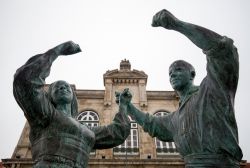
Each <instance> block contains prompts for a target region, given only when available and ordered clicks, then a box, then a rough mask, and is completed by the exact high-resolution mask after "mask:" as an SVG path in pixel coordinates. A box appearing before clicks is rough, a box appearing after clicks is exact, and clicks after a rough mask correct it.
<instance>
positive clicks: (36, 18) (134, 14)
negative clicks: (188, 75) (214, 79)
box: [0, 0, 250, 161]
mask: <svg viewBox="0 0 250 168" xmlns="http://www.w3.org/2000/svg"><path fill="white" fill-rule="evenodd" d="M163 8H165V9H168V10H169V11H171V12H172V13H173V14H174V15H175V16H176V17H178V18H180V19H181V20H184V21H187V22H192V23H194V24H198V25H201V26H204V27H206V28H209V29H211V30H213V31H215V32H217V33H219V34H221V35H226V36H228V37H231V38H232V39H234V42H235V45H236V46H237V48H238V52H239V56H240V57H239V59H240V79H239V85H238V91H237V95H236V100H235V109H236V110H235V111H236V112H235V114H236V119H237V122H238V128H239V141H240V146H241V147H242V150H243V154H244V157H243V159H247V160H249V161H250V143H249V140H250V134H249V130H250V124H249V121H250V112H249V108H248V106H247V103H248V102H247V101H248V100H249V98H248V96H249V95H250V92H249V85H248V84H249V83H250V80H249V73H250V64H249V60H250V59H249V52H250V51H249V48H250V46H249V39H250V32H249V31H250V19H249V16H250V1H248V0H206V1H205V0H203V1H201V0H188V1H184V0H105V1H104V0H22V1H21V0H1V1H0V21H1V22H0V23H1V28H0V59H1V60H0V73H1V82H0V86H1V87H0V88H1V92H2V93H1V101H0V107H1V112H0V114H1V117H0V124H1V125H0V158H10V157H11V155H12V153H13V151H14V148H15V146H16V144H17V141H18V139H19V137H20V134H21V131H22V129H23V126H24V123H25V121H26V119H25V117H24V115H23V113H22V111H21V109H20V108H19V107H18V105H17V103H16V102H15V100H14V97H13V95H12V81H13V75H14V73H15V71H16V69H17V68H18V67H20V66H21V65H23V64H24V63H25V62H26V61H27V59H28V58H30V57H31V56H33V55H35V54H39V53H43V52H45V51H46V50H48V49H50V48H52V47H54V46H56V45H58V44H60V43H62V42H65V41H68V40H72V41H74V42H76V43H78V44H79V45H80V46H81V48H82V51H83V52H81V53H79V54H76V55H72V56H69V57H60V58H59V59H57V60H56V61H55V63H54V64H53V67H52V71H51V74H50V77H49V78H47V80H46V82H47V83H51V82H53V81H55V80H59V79H63V80H66V81H68V82H69V83H72V84H75V85H76V88H77V89H100V90H104V86H103V74H104V73H105V72H106V71H107V70H112V69H117V68H119V63H120V61H121V60H122V59H125V58H126V59H129V60H130V62H131V65H132V69H137V70H143V71H144V72H145V73H146V74H148V83H147V90H163V91H166V90H172V88H171V86H170V84H169V81H168V67H169V65H170V64H171V63H172V62H173V61H174V60H177V59H184V60H186V61H188V62H190V63H192V64H193V65H194V67H195V69H196V71H197V76H196V79H195V84H196V85H199V84H200V82H201V80H202V79H203V78H204V77H205V75H206V68H205V67H206V58H205V56H204V55H203V53H202V51H201V50H200V49H199V48H197V47H196V46H195V45H193V44H192V43H191V42H190V41H189V40H188V39H187V38H186V37H184V36H183V35H181V34H179V33H177V32H174V31H169V30H166V29H163V28H153V27H151V21H152V17H153V15H154V14H155V13H156V12H158V11H159V10H161V9H163Z"/></svg>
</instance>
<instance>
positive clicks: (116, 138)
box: [92, 112, 130, 149]
mask: <svg viewBox="0 0 250 168" xmlns="http://www.w3.org/2000/svg"><path fill="white" fill-rule="evenodd" d="M92 130H93V131H94V133H95V136H96V141H95V145H94V147H93V148H94V149H106V148H113V147H115V146H118V145H120V144H122V143H123V142H124V141H125V140H126V138H127V137H128V136H129V134H130V121H129V119H128V117H127V115H126V114H125V113H124V112H118V113H117V114H116V115H115V118H114V120H113V122H112V123H111V124H110V125H107V126H100V127H94V128H92Z"/></svg>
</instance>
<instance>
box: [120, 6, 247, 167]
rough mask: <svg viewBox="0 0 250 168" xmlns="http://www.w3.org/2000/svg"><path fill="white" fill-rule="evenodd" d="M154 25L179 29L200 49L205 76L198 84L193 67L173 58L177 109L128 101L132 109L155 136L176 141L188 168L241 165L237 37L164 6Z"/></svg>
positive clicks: (145, 128) (172, 82)
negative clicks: (155, 109)
mask: <svg viewBox="0 0 250 168" xmlns="http://www.w3.org/2000/svg"><path fill="white" fill-rule="evenodd" d="M152 26H153V27H158V26H161V27H164V28H166V29H169V30H175V31H177V32H180V33H182V34H183V35H185V36H186V37H187V38H189V39H190V40H191V41H192V42H193V43H194V44H195V45H196V46H197V47H199V48H200V49H202V50H203V52H204V54H205V55H206V58H207V75H206V77H205V78H204V79H203V81H202V82H201V84H200V86H194V84H193V80H194V77H195V70H194V68H193V66H192V65H191V64H189V63H187V62H185V61H183V60H178V61H175V62H174V63H172V64H171V65H170V68H169V80H170V83H171V85H172V87H173V89H174V90H175V91H176V92H177V94H178V95H179V97H180V103H179V104H180V106H179V108H178V110H177V111H175V112H173V113H171V114H169V115H167V116H162V117H156V116H153V115H150V114H148V113H147V114H145V113H143V112H141V111H140V110H138V109H136V108H135V106H133V105H132V104H131V103H130V104H129V105H128V112H129V113H130V115H132V116H133V117H134V118H135V120H136V121H137V122H138V123H139V124H140V125H141V126H142V127H143V129H144V131H145V132H148V133H149V134H150V135H151V136H152V137H157V138H159V139H160V140H162V141H173V140H174V142H175V144H176V147H177V149H178V151H179V152H180V154H181V155H182V156H183V158H184V162H185V164H186V168H197V167H199V168H207V167H217V168H218V167H220V168H221V167H223V168H224V167H226V168H236V167H239V163H240V161H241V158H242V151H241V149H240V147H239V145H238V130H237V124H236V120H235V115H234V98H235V93H236V89H237V83H238V76H239V62H238V53H237V49H236V47H235V46H234V45H233V40H232V39H230V38H228V37H226V36H221V35H219V34H217V33H215V32H213V31H211V30H208V29H206V28H203V27H200V26H197V25H194V24H190V23H187V22H183V21H181V20H179V19H177V18H176V17H175V16H173V15H172V14H171V13H170V12H169V11H167V10H165V9H164V10H162V11H160V12H158V13H157V14H156V15H155V16H154V17H153V22H152ZM122 96H125V95H122Z"/></svg>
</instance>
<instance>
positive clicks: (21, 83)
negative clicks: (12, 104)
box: [13, 51, 55, 126]
mask: <svg viewBox="0 0 250 168" xmlns="http://www.w3.org/2000/svg"><path fill="white" fill-rule="evenodd" d="M54 57H55V55H54V53H53V51H48V52H47V53H45V54H39V55H35V56H33V57H31V58H30V59H29V60H28V61H27V62H26V63H25V64H24V65H23V66H22V67H20V68H19V69H18V70H17V71H16V73H15V76H14V82H13V93H14V97H15V99H16V101H17V103H18V105H19V106H20V107H21V109H22V110H23V112H24V114H25V117H26V118H27V120H28V121H29V123H30V124H37V125H41V126H45V125H46V122H48V119H49V118H50V116H51V111H52V109H51V108H53V107H52V106H51V104H50V102H49V101H48V97H47V93H46V92H45V90H44V84H45V78H46V77H47V76H48V75H49V73H50V67H51V65H52V62H53V58H54Z"/></svg>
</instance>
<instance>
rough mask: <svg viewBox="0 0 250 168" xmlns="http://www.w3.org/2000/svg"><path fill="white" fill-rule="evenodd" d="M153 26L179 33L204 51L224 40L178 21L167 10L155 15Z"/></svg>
mask: <svg viewBox="0 0 250 168" xmlns="http://www.w3.org/2000/svg"><path fill="white" fill-rule="evenodd" d="M152 26H153V27H159V26H161V27H164V28H166V29H169V30H175V31H178V32H180V33H182V34H183V35H185V36H186V37H187V38H189V39H190V40H191V41H192V42H193V43H194V44H195V45H196V46H198V47H199V48H201V49H202V50H204V51H206V50H209V49H210V48H212V47H213V46H214V45H216V44H217V43H218V41H219V40H221V39H222V36H220V35H219V34H217V33H215V32H213V31H211V30H208V29H206V28H204V27H201V26H198V25H194V24H191V23H187V22H184V21H181V20H179V19H177V18H176V17H175V16H174V15H173V14H171V13H170V12H169V11H167V10H166V9H163V10H161V11H160V12H158V13H156V14H155V15H154V17H153V21H152Z"/></svg>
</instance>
